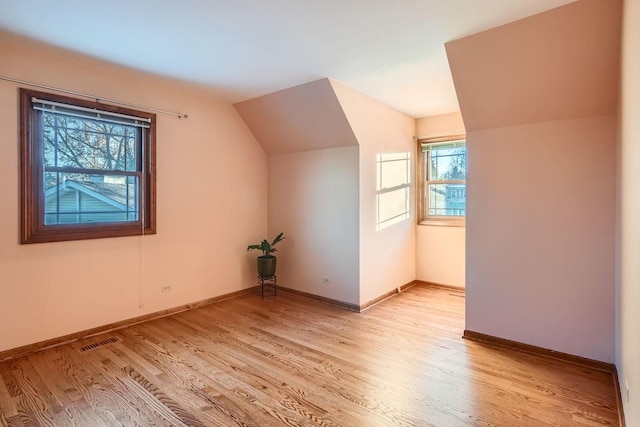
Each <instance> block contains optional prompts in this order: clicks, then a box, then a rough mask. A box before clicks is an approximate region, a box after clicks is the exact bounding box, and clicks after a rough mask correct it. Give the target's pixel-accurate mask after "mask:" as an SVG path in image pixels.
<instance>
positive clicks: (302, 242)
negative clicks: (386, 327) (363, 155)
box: [269, 146, 361, 304]
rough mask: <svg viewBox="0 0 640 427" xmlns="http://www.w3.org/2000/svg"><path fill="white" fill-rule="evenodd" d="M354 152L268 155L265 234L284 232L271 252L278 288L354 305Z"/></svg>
mask: <svg viewBox="0 0 640 427" xmlns="http://www.w3.org/2000/svg"><path fill="white" fill-rule="evenodd" d="M358 151H359V150H358V146H353V147H340V148H328V149H324V150H315V151H304V152H301V153H291V154H282V155H272V156H269V235H270V236H275V235H276V234H277V233H280V232H284V233H285V236H287V240H285V241H284V242H282V244H281V248H280V249H279V250H278V253H277V254H276V255H277V256H278V283H279V284H281V285H282V286H286V287H288V288H292V289H296V290H299V291H303V292H307V293H311V294H314V295H320V296H323V297H327V298H331V299H335V300H338V301H343V302H347V303H351V304H359V299H358V296H359V286H360V276H359V270H358V266H359V265H360V260H361V257H360V252H359V250H358V239H359V232H358V218H359V211H358ZM324 278H327V279H329V283H323V279H324Z"/></svg>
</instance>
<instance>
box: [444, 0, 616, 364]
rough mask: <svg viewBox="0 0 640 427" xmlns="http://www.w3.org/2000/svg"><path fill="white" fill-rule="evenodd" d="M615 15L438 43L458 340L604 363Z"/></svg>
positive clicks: (547, 21)
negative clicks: (455, 162)
mask: <svg viewBox="0 0 640 427" xmlns="http://www.w3.org/2000/svg"><path fill="white" fill-rule="evenodd" d="M620 5H621V2H620V1H617V0H612V1H599V0H581V1H578V2H575V3H571V4H569V5H566V6H563V7H560V8H557V9H553V10H550V11H548V12H544V13H542V14H539V15H535V16H532V17H530V18H526V19H523V20H520V21H516V22H513V23H510V24H507V25H504V26H501V27H497V28H494V29H491V30H488V31H486V32H482V33H479V34H476V35H472V36H469V37H466V38H464V39H460V40H456V41H454V42H450V43H448V44H447V46H446V48H447V54H448V56H449V62H450V65H451V68H452V75H453V78H454V82H455V85H456V91H457V94H458V99H459V101H460V107H461V111H462V115H463V117H464V122H465V125H466V128H467V150H468V175H467V189H468V193H467V195H468V197H467V224H466V226H467V230H466V232H467V234H466V245H467V246H466V273H467V276H466V281H467V283H466V288H467V307H466V322H467V323H466V328H467V329H469V330H472V331H476V332H481V333H485V334H489V335H494V336H498V337H502V338H507V339H511V340H515V341H520V342H524V343H527V344H532V345H536V346H539V347H544V348H549V349H553V350H557V351H562V352H566V353H571V354H576V355H580V356H583V357H588V358H592V359H597V360H602V361H607V362H613V358H614V357H613V356H614V329H615V325H614V323H615V322H614V319H615V304H614V302H615V301H614V296H615V292H614V288H615V287H614V240H615V239H614V235H615V233H614V231H615V227H614V225H615V177H616V169H615V152H616V148H615V140H616V114H617V111H616V107H617V87H618V69H619V67H618V65H619V36H620Z"/></svg>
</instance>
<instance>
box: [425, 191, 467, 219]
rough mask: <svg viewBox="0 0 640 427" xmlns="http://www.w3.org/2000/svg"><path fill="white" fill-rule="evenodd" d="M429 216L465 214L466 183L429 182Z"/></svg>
mask: <svg viewBox="0 0 640 427" xmlns="http://www.w3.org/2000/svg"><path fill="white" fill-rule="evenodd" d="M428 197H429V203H428V206H429V216H465V206H466V201H467V189H466V185H465V184H429V185H428Z"/></svg>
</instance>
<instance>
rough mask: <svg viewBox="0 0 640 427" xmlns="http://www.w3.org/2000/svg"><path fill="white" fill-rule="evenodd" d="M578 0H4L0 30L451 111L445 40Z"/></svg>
mask: <svg viewBox="0 0 640 427" xmlns="http://www.w3.org/2000/svg"><path fill="white" fill-rule="evenodd" d="M572 1H574V0H322V1H319V0H179V1H177V0H174V1H169V0H108V1H87V0H57V1H51V0H0V29H3V30H5V31H8V32H12V33H16V34H18V35H22V36H26V37H29V38H33V39H35V40H39V41H44V42H46V43H49V44H52V45H55V46H58V47H62V48H66V49H70V50H73V51H76V52H80V53H84V54H88V55H91V56H94V57H96V58H100V59H105V60H108V61H111V62H114V63H117V64H122V65H125V66H128V67H132V68H136V69H140V70H143V71H149V72H153V73H156V74H159V75H163V76H168V77H172V78H177V79H181V80H184V81H188V82H192V83H196V84H199V85H202V86H205V87H207V88H209V89H210V90H211V91H213V92H215V93H216V94H218V95H219V96H220V97H222V99H224V100H226V101H230V102H238V101H243V100H246V99H250V98H254V97H256V96H260V95H264V94H267V93H271V92H274V91H277V90H280V89H285V88H288V87H291V86H295V85H298V84H301V83H307V82H310V81H314V80H317V79H320V78H323V77H330V78H332V79H335V80H338V81H341V82H342V83H344V84H346V85H347V86H350V87H352V88H354V89H356V90H358V91H360V92H362V93H365V94H367V95H369V96H370V97H372V98H374V99H377V100H379V101H382V102H384V103H385V104H387V105H389V106H392V107H394V108H396V109H398V110H400V111H403V112H405V113H407V114H410V115H412V116H414V117H423V116H427V115H433V114H439V113H445V112H451V111H456V110H458V103H457V99H456V95H455V90H454V86H453V81H452V79H451V74H450V71H449V67H448V63H447V57H446V53H445V50H444V43H445V42H447V41H450V40H454V39H457V38H460V37H464V36H467V35H470V34H473V33H476V32H478V31H481V30H485V29H488V28H491V27H494V26H497V25H501V24H505V23H507V22H511V21H514V20H516V19H520V18H524V17H526V16H529V15H532V14H535V13H539V12H542V11H544V10H547V9H551V8H554V7H557V6H561V5H564V4H567V3H571V2H572Z"/></svg>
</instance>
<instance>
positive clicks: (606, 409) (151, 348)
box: [0, 286, 618, 427]
mask: <svg viewBox="0 0 640 427" xmlns="http://www.w3.org/2000/svg"><path fill="white" fill-rule="evenodd" d="M463 312H464V294H463V293H461V292H456V291H449V290H445V289H436V288H428V287H422V286H416V287H413V288H411V289H409V290H408V291H406V292H404V293H402V294H399V295H398V296H396V297H394V298H391V299H389V300H386V301H384V302H382V303H380V304H378V305H376V306H374V307H372V308H370V309H369V310H367V311H365V312H363V313H354V312H350V311H346V310H341V309H338V308H335V307H331V306H329V305H326V304H322V303H320V302H317V301H314V300H310V299H306V298H302V297H299V296H295V295H291V294H286V293H284V292H281V293H280V292H279V293H278V296H277V297H272V298H265V299H264V300H261V299H260V298H259V297H258V296H256V295H248V296H243V297H239V298H235V299H232V300H228V301H224V302H220V303H216V304H212V305H209V306H206V307H203V308H199V309H196V310H192V311H188V312H184V313H180V314H176V315H173V316H170V317H166V318H162V319H158V320H154V321H151V322H147V323H144V324H139V325H135V326H131V327H128V328H126V329H122V330H119V331H116V332H111V333H108V334H104V335H101V336H97V337H94V338H92V339H87V340H84V341H79V342H76V343H73V344H68V345H64V346H60V347H57V348H54V349H49V350H45V351H41V352H38V353H35V354H31V355H28V356H23V357H21V358H17V359H14V360H9V361H6V362H3V363H0V424H2V425H8V426H22V425H24V426H32V425H42V426H67V425H77V426H91V427H99V426H121V425H123V426H137V425H141V426H165V425H176V426H184V425H187V426H225V427H227V426H279V425H283V426H286V425H289V426H366V427H371V426H438V427H450V426H509V427H511V426H551V425H553V426H571V425H576V426H614V425H618V414H617V410H616V400H615V399H616V395H615V393H614V387H613V379H612V376H611V374H608V373H604V372H599V371H595V370H591V369H587V368H583V367H579V366H575V365H571V364H565V363H563V362H560V361H555V360H550V359H544V358H541V357H539V356H535V355H529V354H526V353H522V352H518V351H515V350H509V349H504V348H497V347H491V346H487V345H484V344H481V343H476V342H471V341H468V340H463V339H461V336H462V332H463V329H464V321H463ZM100 341H105V343H104V345H101V346H97V347H95V348H92V349H88V350H86V351H81V350H82V347H83V346H90V345H91V344H94V343H97V342H100Z"/></svg>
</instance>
